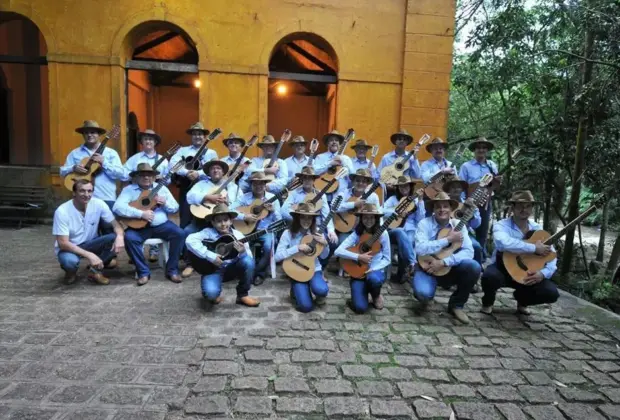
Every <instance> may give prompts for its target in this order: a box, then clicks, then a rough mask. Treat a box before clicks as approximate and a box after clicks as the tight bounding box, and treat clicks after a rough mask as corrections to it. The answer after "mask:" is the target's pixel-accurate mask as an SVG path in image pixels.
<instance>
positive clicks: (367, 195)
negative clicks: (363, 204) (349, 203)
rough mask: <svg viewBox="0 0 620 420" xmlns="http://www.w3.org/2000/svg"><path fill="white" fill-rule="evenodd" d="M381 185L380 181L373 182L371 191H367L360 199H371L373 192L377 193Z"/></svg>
mask: <svg viewBox="0 0 620 420" xmlns="http://www.w3.org/2000/svg"><path fill="white" fill-rule="evenodd" d="M379 185H381V183H380V182H379V181H375V182H373V183H372V185H371V186H370V189H369V190H368V191H366V192H365V193H364V194H362V196H361V197H360V200H366V199H367V198H368V197H370V195H371V194H372V193H373V192H375V190H376V189H377V188H379Z"/></svg>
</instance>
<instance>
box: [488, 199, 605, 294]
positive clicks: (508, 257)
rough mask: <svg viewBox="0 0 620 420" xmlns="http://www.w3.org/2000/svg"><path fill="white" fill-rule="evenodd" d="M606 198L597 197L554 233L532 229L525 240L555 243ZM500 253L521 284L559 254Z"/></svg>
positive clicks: (513, 276) (505, 264) (534, 242)
mask: <svg viewBox="0 0 620 420" xmlns="http://www.w3.org/2000/svg"><path fill="white" fill-rule="evenodd" d="M606 200H607V198H606V197H605V196H601V197H599V198H597V199H596V200H594V203H593V204H592V205H591V206H590V207H589V208H588V209H587V210H586V211H584V212H583V213H581V214H580V215H579V216H577V217H576V218H575V220H573V221H571V222H569V223H568V224H567V225H566V226H564V227H563V228H562V229H560V230H559V231H557V232H556V233H555V234H553V235H551V234H549V233H548V232H545V231H544V230H531V231H529V232H527V233H526V234H525V235H524V238H523V240H524V241H525V242H527V243H530V244H536V242H538V241H541V242H542V243H543V244H545V245H553V244H554V243H555V242H556V241H557V240H558V239H560V238H561V237H562V236H564V235H565V234H566V232H567V231H568V230H569V229H570V228H572V227H573V226H575V225H576V224H578V223H581V221H582V220H583V219H585V218H586V217H588V216H589V215H590V214H592V212H594V211H595V210H596V209H597V208H599V207H601V206H602V205H603V204H604V203H605V201H606ZM498 254H502V255H501V260H502V262H503V263H504V267H506V271H508V274H510V277H512V278H513V280H514V281H516V282H517V283H521V284H523V282H524V279H525V278H526V277H527V275H528V274H527V273H528V272H537V271H540V270H542V269H543V268H544V267H545V264H547V263H548V262H549V261H552V260H553V259H555V258H556V256H557V254H556V252H555V251H552V252H550V253H549V254H547V255H545V256H543V255H537V254H515V253H513V252H503V253H498ZM498 258H499V255H498Z"/></svg>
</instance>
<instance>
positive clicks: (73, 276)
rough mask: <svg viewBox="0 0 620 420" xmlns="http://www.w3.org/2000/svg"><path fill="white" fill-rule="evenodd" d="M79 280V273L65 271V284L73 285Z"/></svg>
mask: <svg viewBox="0 0 620 420" xmlns="http://www.w3.org/2000/svg"><path fill="white" fill-rule="evenodd" d="M76 280H77V271H65V284H73V283H75V282H76Z"/></svg>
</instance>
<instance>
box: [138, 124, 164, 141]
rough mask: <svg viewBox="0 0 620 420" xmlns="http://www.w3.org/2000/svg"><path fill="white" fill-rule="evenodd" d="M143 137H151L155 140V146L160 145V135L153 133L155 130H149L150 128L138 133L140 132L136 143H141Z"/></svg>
mask: <svg viewBox="0 0 620 420" xmlns="http://www.w3.org/2000/svg"><path fill="white" fill-rule="evenodd" d="M144 137H153V138H154V139H155V144H156V145H157V144H159V143H161V137H160V135H159V134H157V133H156V132H155V130H151V129H150V128H147V129H146V130H144V131H140V132H139V133H138V141H139V142H140V143H142V139H143V138H144Z"/></svg>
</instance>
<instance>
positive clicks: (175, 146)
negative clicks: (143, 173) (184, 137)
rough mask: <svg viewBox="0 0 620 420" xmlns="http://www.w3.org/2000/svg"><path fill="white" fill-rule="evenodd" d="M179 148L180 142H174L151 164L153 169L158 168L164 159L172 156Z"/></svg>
mask: <svg viewBox="0 0 620 420" xmlns="http://www.w3.org/2000/svg"><path fill="white" fill-rule="evenodd" d="M180 148H181V143H179V142H178V141H176V142H174V144H173V145H172V147H171V148H170V149H168V150H166V153H164V154H163V155H161V157H160V158H159V159H157V160H156V161H155V164H154V165H153V170H154V171H156V170H157V168H159V165H161V164H162V163H163V162H164V160H166V159H170V158H171V157H172V156H174V154H175V153H176V152H178V151H179V149H180Z"/></svg>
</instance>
